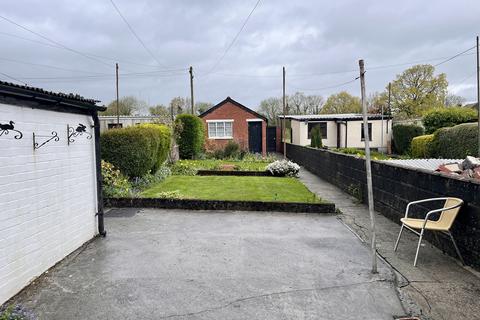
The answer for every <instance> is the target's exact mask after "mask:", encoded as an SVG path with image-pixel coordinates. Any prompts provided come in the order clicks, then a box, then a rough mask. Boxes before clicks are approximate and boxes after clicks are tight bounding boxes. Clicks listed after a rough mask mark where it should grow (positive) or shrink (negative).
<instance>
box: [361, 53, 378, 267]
mask: <svg viewBox="0 0 480 320" xmlns="http://www.w3.org/2000/svg"><path fill="white" fill-rule="evenodd" d="M358 64H359V66H360V87H361V92H362V111H363V136H364V138H365V139H364V141H365V168H366V171H367V189H368V212H369V213H370V227H371V231H372V243H371V245H372V273H377V243H376V242H377V240H376V236H375V212H374V208H373V187H372V166H371V162H370V160H371V159H370V136H369V132H368V116H367V101H366V97H365V66H364V62H363V60H359V61H358Z"/></svg>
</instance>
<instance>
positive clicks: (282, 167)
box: [266, 160, 300, 177]
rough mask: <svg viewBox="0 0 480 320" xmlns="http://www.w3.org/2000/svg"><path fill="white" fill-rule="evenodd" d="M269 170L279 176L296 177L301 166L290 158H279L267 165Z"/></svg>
mask: <svg viewBox="0 0 480 320" xmlns="http://www.w3.org/2000/svg"><path fill="white" fill-rule="evenodd" d="M266 169H267V171H269V172H270V173H271V174H272V175H274V176H278V177H284V176H287V177H295V176H297V174H298V171H300V166H299V165H298V164H296V163H295V162H292V161H288V160H277V161H275V162H272V163H270V164H269V165H268V166H267V168H266Z"/></svg>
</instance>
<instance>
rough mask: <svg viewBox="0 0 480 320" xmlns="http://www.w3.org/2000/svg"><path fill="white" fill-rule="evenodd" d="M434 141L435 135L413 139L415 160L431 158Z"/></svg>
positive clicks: (412, 149) (412, 151)
mask: <svg viewBox="0 0 480 320" xmlns="http://www.w3.org/2000/svg"><path fill="white" fill-rule="evenodd" d="M432 141H433V134H426V135H424V136H418V137H415V138H413V139H412V144H411V155H412V157H414V158H430V157H431V156H432V155H431V153H432V152H431V150H430V149H431V143H432Z"/></svg>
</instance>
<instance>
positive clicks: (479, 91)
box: [477, 36, 480, 157]
mask: <svg viewBox="0 0 480 320" xmlns="http://www.w3.org/2000/svg"><path fill="white" fill-rule="evenodd" d="M479 59H480V56H479V51H478V36H477V110H478V132H477V134H478V152H477V155H478V156H479V157H480V64H479Z"/></svg>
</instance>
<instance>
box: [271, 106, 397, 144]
mask: <svg viewBox="0 0 480 320" xmlns="http://www.w3.org/2000/svg"><path fill="white" fill-rule="evenodd" d="M285 119H286V128H287V130H286V138H287V142H290V143H292V144H296V145H301V146H309V145H310V143H311V140H310V131H311V130H312V128H313V127H314V126H320V129H321V132H322V142H323V145H324V146H326V147H330V148H364V140H363V116H362V115H361V114H356V113H355V114H353V113H348V114H319V115H287V116H286V117H285ZM282 122H283V116H279V123H282ZM368 131H369V137H370V147H371V148H374V149H378V150H387V149H388V147H389V145H390V144H391V138H392V117H391V116H387V115H383V116H382V115H380V114H369V115H368Z"/></svg>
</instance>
